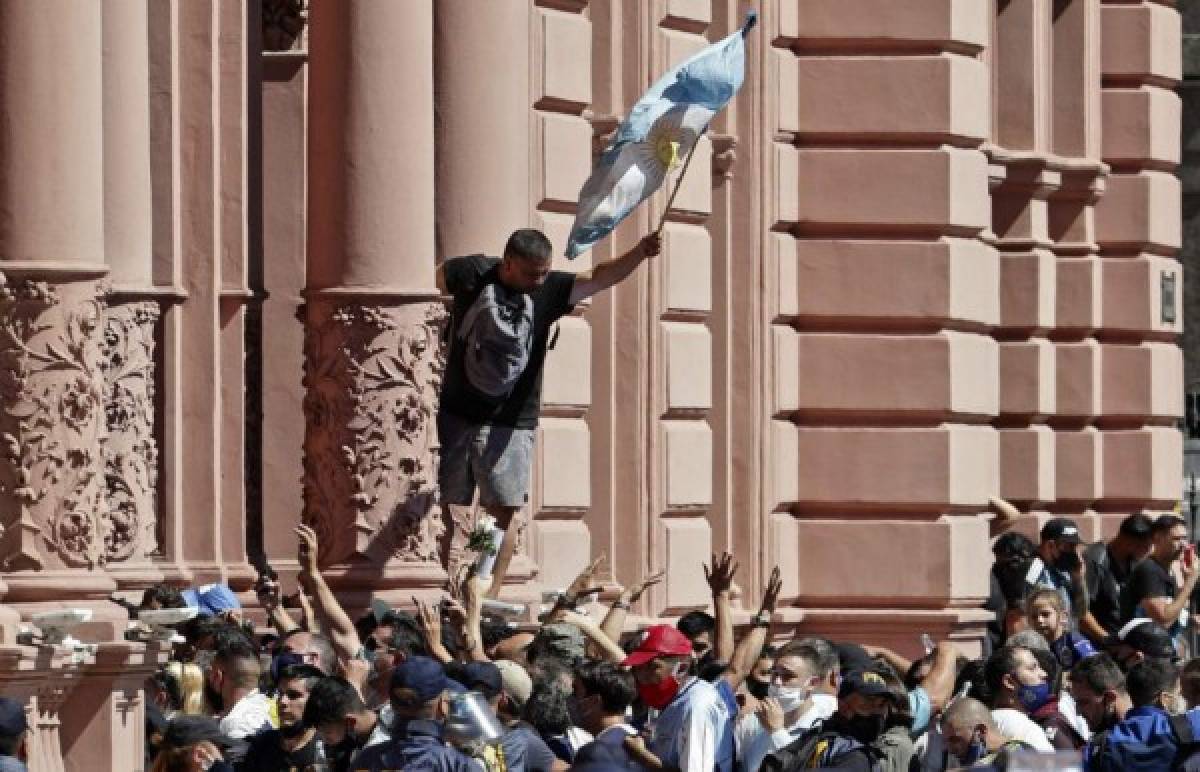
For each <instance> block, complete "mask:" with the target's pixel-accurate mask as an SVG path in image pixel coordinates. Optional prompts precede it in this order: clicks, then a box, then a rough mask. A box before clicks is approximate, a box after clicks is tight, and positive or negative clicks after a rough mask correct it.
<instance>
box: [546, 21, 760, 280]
mask: <svg viewBox="0 0 1200 772" xmlns="http://www.w3.org/2000/svg"><path fill="white" fill-rule="evenodd" d="M757 19H758V17H757V14H755V13H754V11H751V12H749V13H748V14H746V23H745V24H743V25H742V28H741V29H740V30H738V31H737V32H735V33H733V34H732V35H730V36H729V37H727V38H725V39H724V40H722V41H720V42H719V43H714V44H713V45H711V46H709V47H708V48H705V49H704V50H703V51H700V52H699V53H697V54H696V55H695V56H693V57H691V58H690V59H688V60H687V61H686V62H684V63H683V64H681V65H679V66H678V67H676V68H674V69H673V70H671V71H670V72H668V73H667V74H666V75H663V76H662V77H661V78H659V80H658V82H657V83H655V84H654V85H653V86H652V87H651V88H650V90H649V91H647V92H646V94H645V95H644V96H643V97H642V98H641V99H639V100H638V103H637V104H636V105H634V106H633V109H632V110H630V111H629V116H628V117H627V118H626V119H625V120H624V122H622V123H621V126H620V127H619V128H618V129H617V134H616V136H615V137H614V138H613V141H612V144H610V145H609V146H608V147H607V148H606V149H605V150H604V153H603V154H602V155H601V156H600V160H599V162H597V164H596V168H595V169H593V170H592V176H591V177H589V178H588V181H587V182H585V183H584V184H583V189H582V190H580V191H579V212H578V214H576V215H575V224H574V226H573V227H572V228H571V235H570V237H569V238H568V239H567V251H566V254H567V257H570V258H574V257H578V256H579V255H580V254H582V253H584V252H586V251H587V250H589V249H591V248H592V245H594V244H595V243H596V242H598V241H600V240H601V239H603V238H604V237H605V236H607V235H608V234H609V233H611V232H612V230H613V229H614V228H616V227H617V225H618V224H619V223H620V222H621V221H622V220H624V219H625V218H626V217H627V216H628V215H629V213H630V212H632V211H633V210H634V209H635V208H636V207H637V205H638V204H640V203H642V201H645V200H646V198H648V197H649V196H650V194H651V193H653V192H654V191H656V190H658V187H659V186H660V185H661V184H662V182H663V180H664V179H665V178H666V176H667V172H669V171H670V170H671V169H673V168H674V167H675V166H677V165H678V164H679V162H680V160H681V159H683V158H686V157H687V155H688V153H690V152H691V150H692V147H693V146H694V145H695V144H696V140H698V139H699V138H700V135H701V134H703V133H704V131H705V130H706V129H707V128H708V124H709V121H711V120H712V118H713V116H714V115H716V114H717V111H719V110H720V109H721V108H722V107H724V106H725V105H726V103H728V102H729V100H730V99H732V98H733V95H734V94H736V93H737V90H738V89H739V88H740V87H741V85H742V80H743V78H744V77H745V72H746V47H745V37H746V33H748V32H749V31H750V28H751V27H753V26H754V23H755V22H756V21H757Z"/></svg>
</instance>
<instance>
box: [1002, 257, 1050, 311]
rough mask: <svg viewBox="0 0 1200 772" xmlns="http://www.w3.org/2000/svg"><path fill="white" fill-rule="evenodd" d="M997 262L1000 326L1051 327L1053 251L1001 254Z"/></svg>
mask: <svg viewBox="0 0 1200 772" xmlns="http://www.w3.org/2000/svg"><path fill="white" fill-rule="evenodd" d="M999 261H1000V326H1001V327H1006V328H1009V329H1017V330H1030V331H1034V330H1046V329H1049V328H1051V327H1053V326H1054V322H1055V318H1054V317H1055V311H1056V310H1057V305H1058V304H1057V287H1056V284H1057V271H1056V265H1055V260H1054V255H1053V253H1051V252H1050V251H1048V250H1044V249H1035V250H1033V251H1031V252H1025V253H1020V254H1008V253H1001V254H1000V258H999Z"/></svg>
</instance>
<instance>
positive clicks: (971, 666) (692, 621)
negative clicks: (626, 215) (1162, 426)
mask: <svg viewBox="0 0 1200 772" xmlns="http://www.w3.org/2000/svg"><path fill="white" fill-rule="evenodd" d="M1040 536H1041V538H1040V541H1039V542H1037V543H1035V542H1033V541H1032V540H1031V539H1029V538H1027V537H1025V536H1023V535H1021V534H1019V533H1017V532H1015V531H1009V532H1007V533H1003V534H1001V535H1000V536H999V537H998V538H997V539H996V540H995V542H994V552H995V558H996V559H995V563H994V565H993V566H992V569H991V584H992V589H993V592H992V598H990V599H989V601H988V603H987V607H988V608H990V609H991V610H992V611H993V612H994V613H995V620H994V623H993V624H991V625H990V626H989V630H988V639H987V640H985V641H984V642H983V651H982V656H980V657H977V658H970V657H967V656H965V654H964V653H963V651H960V649H959V648H958V647H956V646H955V645H954V644H953V643H951V642H949V641H947V640H942V641H934V640H932V639H931V638H930V637H929V636H927V635H925V636H921V637H922V638H923V643H924V649H925V653H924V655H923V656H921V657H919V658H917V659H912V660H910V659H907V658H905V657H904V656H902V655H901V654H899V653H897V652H895V651H893V650H891V649H889V648H885V647H880V646H873V645H869V644H865V643H860V642H854V641H845V640H831V639H828V638H824V637H820V636H817V635H804V636H800V637H796V638H793V639H791V640H786V641H781V640H779V637H780V636H779V635H778V634H777V633H773V632H772V622H773V619H774V617H775V613H774V612H775V606H776V602H777V600H778V597H779V592H780V587H781V582H780V578H779V571H778V569H776V570H775V571H773V572H772V574H771V576H770V579H769V582H768V583H767V586H766V589H765V592H764V595H763V597H762V598H761V603H760V605H759V607H758V613H757V614H755V615H754V616H753V617H752V618H750V620H749V622H748V624H744V625H742V626H741V627H740V630H741V634H740V636H739V635H738V634H737V630H738V627H737V626H735V624H734V610H733V608H732V605H731V590H732V588H733V583H734V578H735V575H736V574H737V571H738V566H737V564H736V563H735V561H734V560H733V558H732V556H730V555H728V554H723V555H715V556H713V558H712V560H711V562H710V563H708V564H706V565H705V576H706V579H707V582H708V585H709V587H710V589H711V594H712V606H711V609H710V610H711V613H710V612H709V611H701V610H695V611H691V612H689V613H686V614H684V615H683V616H682V617H680V618H679V619H678V621H677V622H676V624H674V625H665V624H656V625H650V626H648V627H644V628H643V629H636V628H637V626H636V625H634V624H627V618H626V615H627V613H628V612H629V610H630V607H631V605H632V604H633V603H635V602H636V601H637V600H638V599H639V598H640V597H641V595H642V594H643V593H644V592H645V591H646V589H647V588H648V587H650V586H653V585H654V584H656V583H657V582H659V581H661V579H662V575H661V574H660V575H654V576H651V577H649V578H647V579H646V580H645V581H643V582H641V583H638V584H636V585H634V586H632V587H629V588H626V589H624V590H623V591H621V592H620V594H619V595H617V596H616V597H614V598H612V599H611V600H610V601H609V602H608V603H607V604H600V603H598V602H597V601H595V600H594V596H590V593H592V592H593V591H594V589H595V585H596V584H597V581H596V577H597V576H598V572H599V571H600V570H601V560H602V559H601V560H597V561H596V562H594V563H592V564H591V565H589V566H587V567H586V568H585V569H584V570H583V571H582V572H581V573H580V574H579V576H578V577H577V578H576V579H575V581H574V582H573V583H572V584H571V585H570V587H568V588H567V589H566V590H565V591H564V592H561V593H559V594H558V595H557V598H556V599H555V600H554V601H553V602H550V603H548V604H547V607H546V609H545V610H544V613H543V614H542V615H541V618H540V619H541V621H540V623H539V624H538V625H536V626H530V625H523V624H517V623H515V622H513V621H511V619H510V618H509V617H505V616H498V615H496V614H494V613H491V612H489V610H488V609H489V608H490V606H489V604H488V603H487V598H488V596H489V594H490V593H491V592H493V590H494V589H496V588H497V587H498V586H499V585H500V584H501V583H502V582H503V575H499V574H497V575H494V576H492V577H490V578H487V579H485V578H483V577H481V576H480V575H478V574H477V572H476V571H475V570H474V568H473V567H472V568H471V569H469V570H467V571H465V572H464V573H463V574H462V575H461V576H460V577H457V578H456V579H455V580H453V581H451V582H450V584H449V586H448V587H447V589H446V591H445V594H444V598H443V599H442V600H441V601H440V602H438V603H436V604H431V603H426V602H421V601H419V600H417V599H414V600H413V604H412V609H411V610H401V609H393V608H389V607H387V606H386V605H384V604H382V603H380V602H378V601H377V602H375V603H373V604H372V606H371V608H370V610H369V611H368V612H367V613H366V614H364V615H363V616H362V617H361V618H359V619H357V620H353V619H352V618H351V616H350V615H348V614H347V613H346V611H345V610H344V609H343V608H342V606H341V605H339V603H338V601H337V599H336V598H335V596H334V594H333V592H332V591H331V590H330V588H329V586H328V584H327V583H326V581H325V580H324V578H323V577H322V575H321V573H320V571H319V570H318V568H317V553H318V550H319V545H318V544H317V537H316V535H315V533H314V532H313V531H312V530H311V529H309V528H307V527H305V526H300V527H299V528H298V529H297V537H298V560H299V565H300V573H299V577H298V585H299V586H298V593H297V596H296V598H295V600H296V601H297V603H296V604H286V603H285V602H284V598H283V596H282V593H281V587H280V584H279V582H278V581H277V578H276V577H275V576H274V574H273V573H271V572H269V571H267V572H266V573H264V574H263V575H262V576H260V577H259V580H258V583H257V585H256V591H257V595H258V602H259V603H260V604H261V606H262V608H263V609H264V610H265V611H266V614H267V619H268V620H269V625H270V628H269V629H266V628H263V627H259V628H258V629H255V628H254V627H253V626H252V625H250V624H249V623H248V622H247V621H246V620H245V619H243V618H242V617H241V614H240V609H239V607H238V602H237V598H236V596H235V595H234V594H233V593H232V592H230V591H229V589H228V588H227V587H225V586H223V585H211V586H206V587H201V588H195V589H191V590H186V591H183V592H180V590H178V589H176V588H173V587H169V586H165V585H161V586H156V587H153V588H151V589H149V590H147V591H146V592H145V594H144V596H143V597H142V599H141V603H140V604H138V605H137V606H136V607H134V606H128V608H129V610H130V614H131V616H133V617H134V618H135V620H136V617H137V615H139V614H141V613H144V611H145V610H147V609H160V608H182V607H187V606H190V607H192V608H195V609H196V615H195V616H194V617H193V618H191V619H189V620H187V621H185V622H183V623H181V624H180V625H179V626H178V633H179V635H180V638H181V641H180V642H179V643H177V644H176V646H175V649H174V651H173V656H172V659H171V660H170V661H169V662H168V663H167V664H166V665H165V666H163V667H162V668H160V669H159V670H158V672H157V673H156V674H155V676H154V678H153V679H152V680H151V682H150V683H148V684H147V701H146V705H147V731H146V768H147V769H150V770H153V771H154V772H198V771H199V770H215V771H216V772H230V771H231V770H232V771H234V772H260V771H261V772H277V771H285V770H286V771H291V770H297V771H304V770H307V771H313V772H317V771H320V770H331V771H332V770H417V771H420V770H438V771H440V772H455V771H463V772H466V771H468V770H470V771H472V772H476V771H477V772H498V771H500V770H512V771H513V772H518V771H520V770H531V771H537V772H550V771H551V770H580V771H581V772H585V771H591V772H601V771H604V772H607V771H608V770H681V771H687V772H709V771H710V770H719V771H720V772H733V771H734V770H744V771H745V772H755V771H756V770H767V771H768V772H774V771H776V770H798V769H848V770H863V771H864V772H866V771H868V770H871V771H874V770H887V771H888V772H904V771H906V770H921V771H922V772H936V771H938V770H946V769H958V768H990V769H1005V768H1012V769H1086V770H1095V771H1096V772H1107V771H1108V770H1144V771H1146V772H1155V771H1156V770H1162V771H1163V772H1166V771H1167V770H1174V769H1187V770H1192V769H1200V709H1197V705H1198V704H1200V658H1196V659H1188V653H1189V652H1188V651H1187V641H1186V638H1187V636H1185V635H1184V633H1185V631H1186V627H1187V624H1188V621H1187V608H1186V607H1187V605H1188V600H1189V598H1190V595H1191V592H1192V589H1193V588H1194V586H1195V582H1196V574H1197V571H1196V568H1197V567H1196V562H1195V557H1194V555H1193V554H1192V551H1191V549H1190V547H1189V546H1188V542H1187V538H1186V537H1187V534H1186V526H1185V525H1184V523H1183V521H1182V520H1181V519H1180V518H1178V517H1176V516H1175V515H1172V514H1166V515H1160V516H1157V517H1151V516H1148V515H1145V514H1134V515H1131V516H1129V517H1127V518H1126V519H1125V520H1124V521H1123V522H1122V523H1121V526H1120V530H1119V532H1118V534H1117V535H1116V536H1115V537H1114V538H1113V539H1112V540H1110V541H1108V542H1100V543H1097V544H1092V545H1090V546H1089V545H1085V544H1083V542H1082V539H1081V538H1080V534H1079V531H1078V528H1077V526H1076V525H1075V523H1073V522H1072V521H1070V520H1068V519H1064V518H1055V519H1051V520H1049V521H1048V522H1046V523H1045V525H1044V526H1043V528H1042V529H1041V534H1040ZM589 597H593V600H592V601H591V602H589V601H588V598H589ZM288 605H292V607H293V608H298V609H299V613H297V614H296V615H295V616H293V614H292V613H290V612H289V611H288V608H287V606H288ZM131 624H133V625H136V624H137V622H136V621H134V622H132V623H131ZM24 716H25V713H24V709H23V706H21V705H19V704H17V703H15V702H13V701H12V700H8V699H4V698H0V770H5V771H6V772H7V771H8V770H20V769H22V767H21V766H19V764H18V762H16V761H15V759H14V758H13V757H14V756H19V755H20V753H21V746H22V738H23V737H24V734H25V732H26V726H25V718H24ZM1050 754H1054V755H1050ZM1038 757H1041V758H1042V759H1043V765H1042V766H1036V765H1033V762H1032V761H1030V759H1031V758H1032V759H1036V758H1038ZM1019 759H1023V760H1024V761H1022V762H1020V763H1018V761H1017V760H1019ZM1022 764H1024V766H1022Z"/></svg>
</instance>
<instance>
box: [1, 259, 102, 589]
mask: <svg viewBox="0 0 1200 772" xmlns="http://www.w3.org/2000/svg"><path fill="white" fill-rule="evenodd" d="M103 290H104V288H103V287H102V286H98V285H96V284H94V283H92V282H79V283H72V284H63V285H58V286H52V285H50V284H49V283H47V282H37V281H31V280H27V279H21V280H17V281H15V282H14V283H12V284H8V285H4V286H0V501H2V502H3V504H2V505H0V529H2V532H0V570H4V571H19V570H30V569H45V568H61V567H85V566H86V567H88V568H95V567H96V566H98V565H101V564H103V563H104V562H105V559H106V555H105V550H104V543H105V539H106V535H107V520H106V518H105V516H104V514H103V513H104V510H105V495H104V473H103V465H102V464H103V460H102V458H101V453H100V447H101V442H102V440H103V437H104V434H105V418H104V403H105V399H104V396H105V395H104V391H105V390H104V375H103V371H102V368H101V358H102V355H101V348H102V346H101V328H102V325H103V321H104V305H103V302H102V300H100V298H102V297H103Z"/></svg>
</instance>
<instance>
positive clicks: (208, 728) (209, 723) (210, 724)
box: [163, 715, 231, 748]
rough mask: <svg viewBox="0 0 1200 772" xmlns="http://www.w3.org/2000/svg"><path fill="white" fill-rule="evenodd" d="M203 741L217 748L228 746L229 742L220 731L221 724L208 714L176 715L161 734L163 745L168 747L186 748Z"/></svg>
mask: <svg viewBox="0 0 1200 772" xmlns="http://www.w3.org/2000/svg"><path fill="white" fill-rule="evenodd" d="M205 741H207V742H210V743H212V744H213V745H215V746H217V747H218V748H228V747H229V746H230V744H231V743H230V740H229V738H228V737H226V736H225V735H224V734H222V733H221V726H220V725H219V724H218V723H217V722H216V721H215V720H214V719H211V718H209V717H208V716H188V715H183V716H176V717H175V718H173V719H171V722H170V723H169V724H167V731H166V733H164V734H163V746H164V747H168V748H186V747H187V746H189V745H195V744H196V743H202V742H205Z"/></svg>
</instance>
